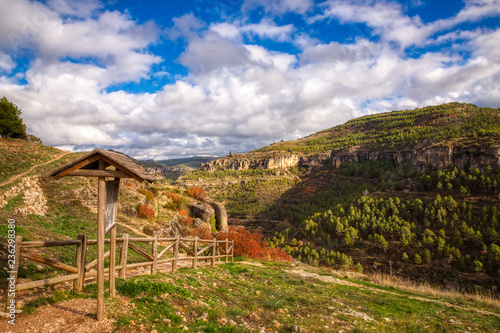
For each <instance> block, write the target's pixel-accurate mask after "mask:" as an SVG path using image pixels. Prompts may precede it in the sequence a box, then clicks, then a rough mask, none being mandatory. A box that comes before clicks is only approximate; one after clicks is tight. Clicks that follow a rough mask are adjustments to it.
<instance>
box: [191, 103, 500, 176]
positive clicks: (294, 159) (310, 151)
mask: <svg viewBox="0 0 500 333" xmlns="http://www.w3.org/2000/svg"><path fill="white" fill-rule="evenodd" d="M499 133H500V109H493V108H479V107H477V106H475V105H471V104H460V103H450V104H443V105H440V106H430V107H426V108H422V109H415V110H405V111H394V112H388V113H382V114H376V115H370V116H365V117H360V118H356V119H353V120H350V121H348V122H346V123H345V124H343V125H339V126H335V127H333V128H331V129H328V130H324V131H321V132H318V133H315V134H312V135H310V136H308V137H306V138H303V139H299V140H294V141H282V142H279V143H275V144H272V145H270V146H267V147H263V148H261V149H257V150H254V151H251V152H249V153H247V154H238V155H234V156H231V157H230V156H226V157H224V158H222V159H218V160H215V161H212V162H209V163H206V164H204V165H202V168H201V169H202V170H206V171H215V170H227V169H233V170H245V169H258V168H264V169H275V168H289V167H292V166H297V167H298V166H321V165H323V164H326V165H328V164H330V165H333V166H335V167H338V166H339V165H340V164H342V163H343V162H345V161H357V160H358V159H359V158H366V159H370V160H376V159H377V158H383V159H392V160H394V161H396V162H398V163H399V162H401V161H402V160H407V161H412V165H413V167H414V168H416V169H418V170H423V169H425V167H426V166H427V164H429V163H430V164H433V165H434V166H439V167H440V168H441V169H444V168H445V167H446V166H448V165H450V164H455V165H457V166H459V167H461V168H464V169H468V168H475V167H479V168H483V167H486V166H487V165H492V164H494V165H492V166H498V165H499V156H500V153H499V149H500V134H499Z"/></svg>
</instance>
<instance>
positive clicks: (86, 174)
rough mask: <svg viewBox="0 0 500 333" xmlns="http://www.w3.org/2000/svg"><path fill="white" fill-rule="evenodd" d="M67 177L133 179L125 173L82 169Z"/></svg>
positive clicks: (72, 172)
mask: <svg viewBox="0 0 500 333" xmlns="http://www.w3.org/2000/svg"><path fill="white" fill-rule="evenodd" d="M66 176H70V177H115V178H132V177H130V176H129V175H128V174H126V173H125V172H121V171H112V170H91V169H80V170H75V171H71V172H69V173H68V174H67V175H66Z"/></svg>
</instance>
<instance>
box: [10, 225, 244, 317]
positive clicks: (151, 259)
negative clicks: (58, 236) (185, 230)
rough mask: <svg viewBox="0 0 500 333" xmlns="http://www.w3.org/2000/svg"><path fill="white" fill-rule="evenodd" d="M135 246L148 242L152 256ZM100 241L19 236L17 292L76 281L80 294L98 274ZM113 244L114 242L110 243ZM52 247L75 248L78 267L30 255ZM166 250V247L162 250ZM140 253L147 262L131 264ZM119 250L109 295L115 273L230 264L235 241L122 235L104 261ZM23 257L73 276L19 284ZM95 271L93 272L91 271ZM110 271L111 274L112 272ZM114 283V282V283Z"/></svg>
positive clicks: (81, 237)
mask: <svg viewBox="0 0 500 333" xmlns="http://www.w3.org/2000/svg"><path fill="white" fill-rule="evenodd" d="M105 243H106V244H110V240H109V239H106V240H105ZM133 243H146V244H151V253H147V252H146V251H144V250H143V249H141V248H140V247H138V246H137V245H134V244H133ZM96 244H97V240H95V239H87V236H83V235H80V236H78V238H77V239H75V240H52V241H24V242H23V241H22V236H16V239H15V245H16V246H15V258H16V259H15V266H14V267H13V268H12V269H11V271H12V272H13V273H12V274H11V277H12V276H14V278H15V280H14V283H15V290H16V291H22V290H27V289H32V288H36V287H42V286H48V285H52V284H55V283H60V282H67V281H73V290H74V291H76V292H81V291H82V290H83V285H84V281H85V278H87V277H93V276H96V275H97V272H96V271H95V270H92V269H93V268H94V267H96V266H97V259H95V260H93V261H91V262H89V263H87V262H86V257H87V246H89V245H96ZM111 244H112V243H111ZM53 246H76V250H75V255H76V257H75V266H70V265H68V264H65V263H62V262H58V261H55V260H52V259H47V258H44V257H42V256H40V255H38V254H34V253H29V252H27V251H26V250H27V249H30V248H42V247H53ZM162 247H163V248H162ZM129 249H130V250H132V251H134V252H136V253H138V254H139V255H140V256H141V257H143V258H146V259H147V261H144V262H138V263H128V259H129V255H128V250H129ZM116 250H120V253H119V262H118V265H117V266H116V267H115V264H114V260H110V267H109V268H106V269H105V270H104V273H105V274H106V273H108V274H109V277H110V294H111V295H114V293H115V290H114V277H115V274H116V272H118V273H119V277H120V278H126V275H127V270H129V269H132V268H138V267H147V266H151V274H156V272H157V271H158V265H160V264H165V263H171V264H172V272H175V271H176V270H177V264H178V262H179V261H192V267H193V268H196V266H197V265H198V262H199V261H201V260H204V261H210V262H211V265H212V266H215V263H216V261H217V260H219V261H220V260H221V259H225V262H226V263H227V262H228V260H229V258H231V262H232V261H233V257H234V241H229V240H227V239H225V240H217V239H215V238H214V239H212V240H205V239H190V238H180V237H179V236H178V237H177V238H158V237H156V236H155V237H153V238H134V237H129V235H128V234H123V235H122V238H116V248H114V246H110V250H109V251H108V252H106V253H105V254H104V258H108V257H110V256H111V257H115V256H116ZM169 252H171V253H172V257H171V258H167V253H169ZM21 257H23V258H25V259H30V260H33V261H36V262H40V263H42V264H45V265H49V266H52V267H55V268H58V269H62V270H65V271H67V272H69V273H71V274H66V275H62V276H57V277H52V278H47V279H43V280H36V281H29V282H23V283H17V271H18V269H19V262H20V259H21ZM91 270H92V271H91ZM110 270H111V272H110ZM111 282H112V283H111ZM13 297H15V296H12V297H9V293H7V299H6V302H5V309H6V312H7V306H8V305H9V304H11V299H12V298H13Z"/></svg>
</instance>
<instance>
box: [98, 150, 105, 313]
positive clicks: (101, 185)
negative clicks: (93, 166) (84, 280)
mask: <svg viewBox="0 0 500 333" xmlns="http://www.w3.org/2000/svg"><path fill="white" fill-rule="evenodd" d="M104 169H106V165H105V163H104V161H103V160H102V159H100V160H99V170H104ZM105 217H106V178H104V177H99V179H98V182H97V321H103V320H104V236H105V221H104V219H105Z"/></svg>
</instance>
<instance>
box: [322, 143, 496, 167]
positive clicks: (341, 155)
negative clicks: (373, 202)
mask: <svg viewBox="0 0 500 333" xmlns="http://www.w3.org/2000/svg"><path fill="white" fill-rule="evenodd" d="M360 158H364V159H368V160H376V159H379V158H380V159H386V160H393V161H395V162H396V163H401V162H403V161H411V163H412V166H413V168H414V169H415V170H417V171H423V170H424V169H425V168H426V167H427V166H428V165H431V166H432V167H433V168H436V169H438V170H442V169H445V168H446V167H447V166H448V165H451V164H453V165H456V166H457V167H458V168H459V169H464V170H469V169H474V168H479V169H484V168H486V167H487V166H488V165H490V166H491V167H496V166H500V147H478V146H473V147H448V146H432V147H425V148H422V149H408V150H392V151H391V150H384V151H370V150H367V149H364V148H359V149H349V150H348V151H342V152H340V151H332V153H331V160H330V163H331V164H332V165H333V166H334V167H336V168H338V167H339V166H340V165H341V164H342V163H344V162H350V161H358V160H359V159H360Z"/></svg>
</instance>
